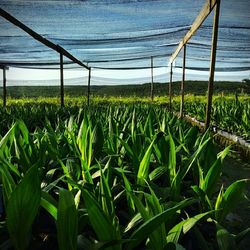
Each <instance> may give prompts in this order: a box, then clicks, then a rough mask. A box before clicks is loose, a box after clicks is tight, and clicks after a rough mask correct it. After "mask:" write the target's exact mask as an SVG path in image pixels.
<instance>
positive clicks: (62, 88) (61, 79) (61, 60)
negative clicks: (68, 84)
mask: <svg viewBox="0 0 250 250" xmlns="http://www.w3.org/2000/svg"><path fill="white" fill-rule="evenodd" d="M60 81H61V88H60V93H61V107H64V79H63V54H62V53H60Z"/></svg>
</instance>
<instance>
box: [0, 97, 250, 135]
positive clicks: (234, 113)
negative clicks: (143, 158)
mask: <svg viewBox="0 0 250 250" xmlns="http://www.w3.org/2000/svg"><path fill="white" fill-rule="evenodd" d="M86 102H87V100H86V97H85V96H79V97H70V96H66V97H65V105H66V106H67V107H68V108H70V109H72V108H76V107H75V106H80V107H81V106H84V105H86ZM168 102H169V99H168V97H167V96H156V97H155V99H154V104H155V105H160V106H165V107H166V108H168ZM206 102H207V99H206V97H205V96H196V95H186V96H185V107H184V112H185V114H187V115H190V116H192V117H195V118H197V119H198V120H200V121H204V120H205V111H206ZM91 103H92V105H109V104H110V103H112V104H119V105H120V104H123V105H125V104H143V103H144V104H150V103H151V99H150V98H149V97H132V96H131V97H114V96H109V97H101V96H96V97H93V96H91ZM179 103H180V97H178V96H174V97H173V110H174V111H176V112H178V111H179ZM1 104H2V103H1V100H0V105H1ZM7 104H8V108H7V110H2V111H1V110H0V115H1V117H2V119H3V120H4V121H5V123H2V124H5V125H6V123H7V124H8V123H10V122H12V121H13V120H14V119H12V118H19V119H23V116H26V115H27V116H29V115H31V114H32V117H33V120H34V124H36V123H37V122H38V120H39V115H40V114H39V113H42V114H43V113H50V111H49V110H47V111H46V112H45V111H44V109H45V107H44V105H46V104H49V105H60V100H59V98H55V97H50V98H49V97H39V98H22V99H8V102H7ZM38 104H39V106H38V108H39V109H43V110H41V111H39V112H38V113H36V108H35V107H36V106H37V105H38ZM16 105H18V106H20V107H19V108H20V110H19V111H18V110H17V109H16V107H15V106H16ZM46 109H48V107H46ZM12 110H13V112H12ZM52 113H53V111H52ZM8 114H11V115H8ZM211 122H212V125H213V126H217V127H218V128H221V129H224V130H226V131H228V132H230V133H233V134H236V135H239V136H242V137H244V138H245V139H250V98H249V96H248V95H239V96H238V95H215V96H214V97H213V107H212V120H211ZM0 128H1V124H0Z"/></svg>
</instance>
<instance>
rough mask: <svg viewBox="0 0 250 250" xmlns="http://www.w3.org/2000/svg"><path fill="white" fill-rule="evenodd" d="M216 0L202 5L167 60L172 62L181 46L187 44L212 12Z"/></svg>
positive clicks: (209, 0)
mask: <svg viewBox="0 0 250 250" xmlns="http://www.w3.org/2000/svg"><path fill="white" fill-rule="evenodd" d="M217 1H218V0H207V2H206V3H205V5H204V6H203V8H202V10H201V11H200V13H199V15H198V16H197V17H196V19H195V21H194V22H193V24H192V26H191V28H190V30H189V31H188V32H187V33H186V35H185V36H184V38H183V39H182V40H181V42H180V43H179V45H178V47H177V49H176V50H175V52H174V53H173V54H172V56H171V57H170V59H169V62H170V63H172V62H173V61H174V60H175V58H176V57H177V56H178V54H179V52H180V51H181V49H182V47H183V46H184V45H185V44H187V42H188V41H189V40H190V38H191V37H192V36H193V35H194V33H195V32H196V31H197V30H198V29H199V28H200V26H201V25H202V23H203V22H204V21H205V19H206V18H207V16H208V15H209V14H210V13H211V12H212V10H213V8H214V6H215V5H216V3H217Z"/></svg>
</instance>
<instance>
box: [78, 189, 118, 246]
mask: <svg viewBox="0 0 250 250" xmlns="http://www.w3.org/2000/svg"><path fill="white" fill-rule="evenodd" d="M82 195H83V199H84V203H85V206H86V208H87V211H88V216H89V221H90V224H91V226H92V228H93V230H94V231H95V233H96V235H97V237H98V239H99V240H100V241H110V240H119V239H120V235H119V232H116V228H115V227H114V226H113V225H112V221H110V219H109V217H108V216H107V215H106V214H105V213H104V211H103V210H102V208H101V207H100V205H99V204H98V202H97V201H96V199H95V197H94V196H93V195H92V194H90V193H89V191H88V190H86V189H83V190H82ZM109 249H120V247H119V246H116V247H113V248H109Z"/></svg>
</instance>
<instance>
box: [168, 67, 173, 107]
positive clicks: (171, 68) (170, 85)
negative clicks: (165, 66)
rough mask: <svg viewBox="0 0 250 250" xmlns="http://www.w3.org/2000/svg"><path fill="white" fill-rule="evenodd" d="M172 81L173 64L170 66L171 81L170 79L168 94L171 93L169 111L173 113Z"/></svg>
mask: <svg viewBox="0 0 250 250" xmlns="http://www.w3.org/2000/svg"><path fill="white" fill-rule="evenodd" d="M172 81H173V63H171V65H170V79H169V86H168V93H169V111H170V112H171V111H172Z"/></svg>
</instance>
